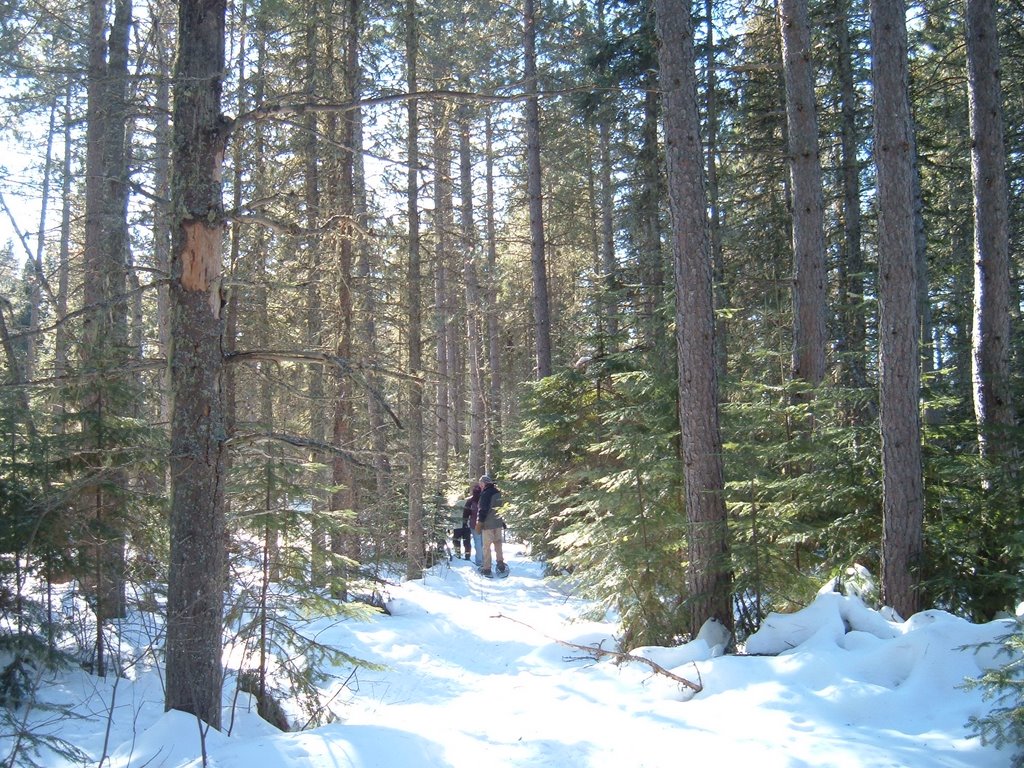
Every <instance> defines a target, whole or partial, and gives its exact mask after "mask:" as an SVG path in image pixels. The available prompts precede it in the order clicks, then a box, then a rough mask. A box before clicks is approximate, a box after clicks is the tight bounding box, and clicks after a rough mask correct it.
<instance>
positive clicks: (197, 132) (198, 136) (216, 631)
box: [164, 0, 228, 728]
mask: <svg viewBox="0 0 1024 768" xmlns="http://www.w3.org/2000/svg"><path fill="white" fill-rule="evenodd" d="M178 14H179V15H178V60H177V64H176V66H175V77H174V139H173V151H172V166H173V179H172V201H173V203H172V211H173V216H174V226H173V235H172V237H173V240H172V249H171V250H172V252H171V278H170V306H171V355H170V366H171V384H172V392H173V405H172V417H171V521H170V523H171V542H170V543H171V562H170V573H169V576H168V596H167V642H166V649H167V683H166V685H167V688H166V694H165V702H164V705H165V707H166V708H167V709H179V710H183V711H185V712H190V713H192V714H194V715H196V717H198V718H199V719H201V720H203V721H204V722H206V723H208V724H209V725H210V726H212V727H214V728H219V727H220V723H221V712H220V708H221V678H222V670H221V634H222V622H223V592H222V588H223V583H224V580H223V570H222V569H223V552H224V546H225V542H224V508H223V499H224V481H225V477H224V473H223V462H224V452H225V445H224V443H225V437H226V435H225V433H224V407H223V402H222V392H221V379H222V374H223V367H224V360H223V357H222V353H221V344H222V342H223V336H224V327H223V316H222V313H221V290H220V282H221V281H220V274H221V264H220V257H221V241H222V238H223V236H224V211H223V201H222V198H221V195H222V190H221V168H222V164H223V160H224V151H225V145H226V142H227V137H228V130H227V123H226V121H225V120H224V118H223V116H222V115H221V112H220V108H221V78H222V77H223V73H224V18H225V5H224V0H181V2H180V3H179V10H178Z"/></svg>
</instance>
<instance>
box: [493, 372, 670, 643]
mask: <svg viewBox="0 0 1024 768" xmlns="http://www.w3.org/2000/svg"><path fill="white" fill-rule="evenodd" d="M627 360H628V359H627V358H625V357H623V358H615V357H610V358H607V359H604V360H600V361H596V362H593V363H591V364H590V365H588V366H587V367H586V369H585V370H582V371H578V370H569V371H564V372H561V373H558V374H555V375H554V376H551V377H550V378H548V379H545V380H544V381H542V382H539V383H538V384H536V385H535V386H534V388H533V390H532V392H531V393H530V397H529V399H528V405H527V408H526V415H527V418H526V419H525V421H526V429H525V431H524V433H523V435H524V436H523V438H522V439H521V440H520V441H519V443H518V444H517V445H516V446H515V448H514V449H513V451H512V459H511V466H512V476H513V478H514V480H515V481H516V484H517V485H516V487H517V497H519V496H522V497H524V498H526V499H529V500H528V501H525V502H523V503H521V504H520V503H517V507H516V513H517V515H516V517H514V518H513V519H514V521H515V523H516V529H517V531H519V532H520V534H521V535H523V536H524V538H526V539H527V541H528V542H529V543H530V544H531V546H532V547H533V549H534V551H535V552H541V553H543V554H544V555H545V556H546V557H547V558H548V562H549V566H550V567H551V568H552V569H553V570H558V571H562V572H566V573H571V574H572V577H573V579H574V580H575V581H576V582H577V583H578V584H579V586H580V587H581V589H583V590H584V591H585V592H586V593H587V594H589V595H592V596H593V597H595V598H596V599H598V600H599V601H601V602H602V603H603V604H604V605H605V606H606V607H607V608H609V609H612V610H614V611H615V612H616V613H617V614H618V615H619V617H620V620H621V622H622V629H623V636H622V638H621V640H620V642H621V644H622V646H623V647H627V648H631V647H636V646H638V645H653V644H669V643H672V642H676V641H678V640H679V639H680V627H681V626H682V625H683V616H682V609H681V604H682V598H683V589H684V583H685V541H686V521H685V515H684V514H683V512H682V509H681V505H682V501H681V496H680V492H679V490H680V489H679V477H680V476H681V473H680V467H679V462H678V458H677V456H678V451H677V441H678V424H677V422H676V417H675V400H674V382H673V381H671V380H669V379H668V378H665V379H663V380H659V379H658V378H657V377H656V376H655V375H654V374H652V373H650V372H648V371H642V370H631V369H630V367H629V366H628V364H625V363H626V362H627ZM524 491H525V492H524Z"/></svg>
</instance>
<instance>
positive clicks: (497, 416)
mask: <svg viewBox="0 0 1024 768" xmlns="http://www.w3.org/2000/svg"><path fill="white" fill-rule="evenodd" d="M484 141H485V146H484V154H485V155H486V156H487V157H486V161H485V166H486V170H485V174H486V177H487V178H486V187H487V190H486V207H487V268H486V271H485V273H484V286H485V287H484V296H483V298H484V301H485V302H486V307H487V310H486V311H487V369H488V373H489V374H490V378H489V382H490V387H489V389H488V397H487V437H486V441H487V447H486V449H485V451H484V453H485V458H484V465H485V466H486V467H489V468H492V469H494V468H496V467H497V465H498V462H497V456H498V448H499V446H500V443H501V419H502V386H501V384H502V382H501V373H502V368H501V334H500V330H499V327H498V234H497V227H496V225H495V221H494V220H495V211H494V124H493V123H492V121H491V113H490V111H488V112H487V114H486V117H485V119H484Z"/></svg>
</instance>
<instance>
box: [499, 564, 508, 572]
mask: <svg viewBox="0 0 1024 768" xmlns="http://www.w3.org/2000/svg"><path fill="white" fill-rule="evenodd" d="M507 570H508V566H507V565H505V564H504V563H498V573H505V571H507Z"/></svg>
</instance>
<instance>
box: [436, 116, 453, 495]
mask: <svg viewBox="0 0 1024 768" xmlns="http://www.w3.org/2000/svg"><path fill="white" fill-rule="evenodd" d="M433 117H434V308H435V309H434V352H435V362H436V367H437V389H436V392H437V396H436V398H435V401H434V408H435V418H436V421H435V430H434V440H435V447H436V451H437V476H436V477H435V479H434V482H435V486H436V487H437V488H441V487H442V486H443V484H444V482H445V480H446V479H447V477H448V455H449V453H450V451H451V448H452V441H451V439H450V438H451V423H452V401H453V399H454V398H453V397H452V385H453V381H452V377H451V376H450V373H451V371H450V368H451V366H450V363H451V357H452V356H453V355H454V354H455V350H454V349H450V348H449V346H450V345H449V341H450V339H451V337H450V335H449V333H448V327H449V325H450V324H451V322H452V320H453V316H452V315H453V312H452V307H451V301H450V297H449V287H448V258H449V251H450V250H451V249H450V246H449V233H450V232H451V222H452V183H451V163H452V155H451V151H452V149H451V124H450V122H449V112H448V105H447V104H446V103H445V102H444V101H437V102H435V103H434V114H433Z"/></svg>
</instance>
